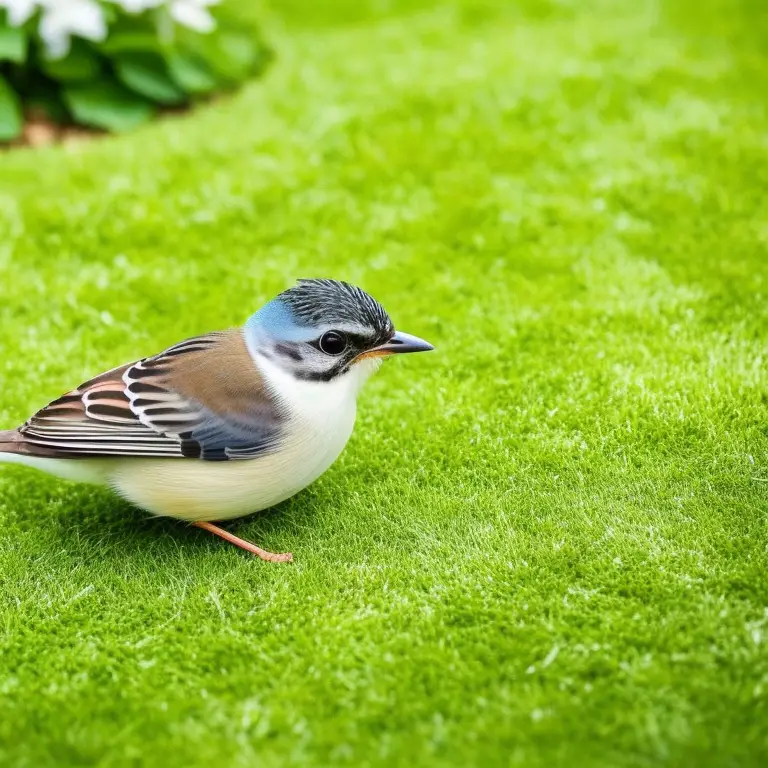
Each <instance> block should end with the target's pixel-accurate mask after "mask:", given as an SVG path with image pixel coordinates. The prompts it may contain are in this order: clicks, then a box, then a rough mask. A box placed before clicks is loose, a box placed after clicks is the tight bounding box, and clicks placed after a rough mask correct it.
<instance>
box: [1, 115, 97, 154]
mask: <svg viewBox="0 0 768 768" xmlns="http://www.w3.org/2000/svg"><path fill="white" fill-rule="evenodd" d="M103 135H104V133H103V131H97V130H91V129H89V128H83V127H82V126H76V125H59V124H58V123H54V122H53V121H52V120H49V119H48V118H47V117H43V116H41V115H28V116H27V120H26V122H25V124H24V130H23V132H22V134H21V136H19V138H18V139H14V140H13V141H11V142H9V143H8V144H6V145H2V144H0V148H2V147H3V146H6V147H44V146H47V145H48V144H69V143H71V142H75V141H82V140H84V139H92V138H94V137H96V136H103Z"/></svg>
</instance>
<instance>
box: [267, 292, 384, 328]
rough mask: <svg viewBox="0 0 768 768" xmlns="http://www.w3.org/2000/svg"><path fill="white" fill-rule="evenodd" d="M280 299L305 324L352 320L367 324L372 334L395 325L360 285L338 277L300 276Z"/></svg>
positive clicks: (349, 321)
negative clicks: (296, 282)
mask: <svg viewBox="0 0 768 768" xmlns="http://www.w3.org/2000/svg"><path fill="white" fill-rule="evenodd" d="M280 299H281V300H282V301H283V302H285V303H286V304H287V305H288V306H289V307H290V309H291V311H292V312H293V315H294V316H295V318H296V319H297V320H298V321H299V322H301V323H303V324H305V325H333V324H334V323H339V324H344V323H352V324H356V325H361V326H363V327H365V328H370V329H371V331H373V332H374V334H376V335H377V336H378V335H381V336H384V337H386V338H389V337H391V336H392V334H393V333H394V326H393V325H392V321H391V320H390V318H389V315H388V314H387V312H386V310H385V309H384V307H382V306H381V304H379V302H378V301H376V299H374V298H373V296H370V295H369V294H367V293H366V292H365V291H364V290H362V288H357V287H356V286H354V285H350V284H349V283H345V282H343V281H341V280H327V279H312V280H299V282H298V284H297V285H295V286H293V288H289V289H288V290H287V291H283V293H281V294H280Z"/></svg>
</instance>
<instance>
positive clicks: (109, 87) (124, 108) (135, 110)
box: [64, 80, 155, 132]
mask: <svg viewBox="0 0 768 768" xmlns="http://www.w3.org/2000/svg"><path fill="white" fill-rule="evenodd" d="M64 101H65V102H66V104H67V106H68V107H69V109H70V111H71V112H72V115H73V116H74V117H75V119H76V120H77V121H78V122H80V123H85V124H86V125H93V126H96V127H97V128H105V129H107V130H108V131H115V132H120V131H130V130H131V129H132V128H135V127H136V126H138V125H141V124H142V123H145V122H146V121H147V120H149V119H150V118H151V117H152V116H153V115H154V113H155V109H154V107H153V106H152V104H150V103H149V102H148V101H147V100H146V99H144V98H142V97H141V96H138V95H136V94H135V93H132V92H131V91H129V90H128V89H126V88H124V87H123V86H122V85H120V84H119V83H117V82H114V81H111V80H103V81H100V82H98V83H90V84H88V85H67V86H66V87H65V88H64Z"/></svg>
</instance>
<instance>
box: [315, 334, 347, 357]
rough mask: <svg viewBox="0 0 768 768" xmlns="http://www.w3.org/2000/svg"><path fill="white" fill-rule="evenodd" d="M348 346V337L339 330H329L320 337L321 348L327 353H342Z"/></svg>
mask: <svg viewBox="0 0 768 768" xmlns="http://www.w3.org/2000/svg"><path fill="white" fill-rule="evenodd" d="M346 348H347V337H346V336H345V335H344V334H343V333H339V331H327V332H326V333H324V334H323V335H322V336H321V337H320V350H321V351H322V352H325V354H326V355H340V354H341V353H342V352H343V351H344V350H345V349H346Z"/></svg>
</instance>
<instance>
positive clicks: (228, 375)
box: [0, 331, 282, 460]
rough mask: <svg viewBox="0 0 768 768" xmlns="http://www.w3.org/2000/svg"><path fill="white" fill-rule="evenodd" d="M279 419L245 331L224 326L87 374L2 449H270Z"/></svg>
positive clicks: (128, 452) (252, 452) (77, 453)
mask: <svg viewBox="0 0 768 768" xmlns="http://www.w3.org/2000/svg"><path fill="white" fill-rule="evenodd" d="M281 421H282V414H281V413H280V411H279V409H278V408H277V406H276V404H275V401H274V399H273V398H272V397H271V396H270V394H269V393H268V392H267V391H266V387H265V386H264V383H263V381H262V380H261V379H260V377H259V375H258V372H257V371H256V368H255V366H254V364H253V361H252V360H251V357H250V354H249V353H248V350H247V348H246V346H245V341H244V338H243V336H242V333H241V332H240V331H224V332H220V333H211V334H208V335H206V336H199V337H196V338H193V339H188V340H187V341H183V342H181V343H179V344H176V345H175V346H173V347H170V348H169V349H167V350H166V351H165V352H161V353H160V354H159V355H155V356H154V357H151V358H145V359H143V360H139V361H138V362H135V363H128V364H127V365H122V366H120V367H118V368H113V369H112V370H110V371H107V372H106V373H103V374H100V375H99V376H96V377H95V378H93V379H90V380H89V381H87V382H85V383H84V384H81V385H80V386H79V387H78V388H77V389H74V390H72V391H71V392H68V393H67V394H65V395H62V396H61V397H60V398H58V399H57V400H54V401H53V402H52V403H50V404H49V405H47V406H46V407H45V408H43V409H41V410H40V411H38V412H37V413H36V414H34V415H33V416H32V417H31V418H30V419H29V420H28V421H27V422H26V423H25V424H24V425H23V426H22V427H20V428H19V429H18V430H16V432H15V434H16V435H17V437H15V438H14V439H13V440H4V441H3V444H2V445H0V451H2V450H6V451H8V452H12V453H25V454H29V455H35V456H46V457H55V458H87V457H94V456H156V457H168V458H188V457H194V458H197V457H201V458H206V459H218V460H222V459H228V458H251V457H253V456H256V455H259V454H260V453H263V452H264V451H268V450H271V449H272V448H274V446H275V444H276V438H277V434H278V433H279V430H280V424H281ZM6 444H7V446H8V448H6V447H5V446H6Z"/></svg>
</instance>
